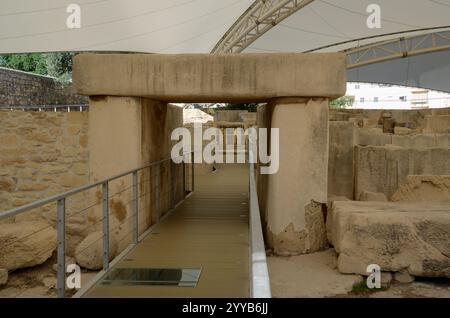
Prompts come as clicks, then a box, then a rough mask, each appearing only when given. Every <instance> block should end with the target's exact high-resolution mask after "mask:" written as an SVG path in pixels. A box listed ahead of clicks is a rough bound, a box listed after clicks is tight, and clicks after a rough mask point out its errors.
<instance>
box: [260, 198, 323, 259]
mask: <svg viewBox="0 0 450 318" xmlns="http://www.w3.org/2000/svg"><path fill="white" fill-rule="evenodd" d="M323 209H324V205H323V204H321V203H317V202H314V201H312V202H311V204H309V205H307V206H306V208H305V223H306V224H305V225H306V228H305V229H304V230H301V231H295V229H294V226H293V224H292V223H291V224H289V226H288V227H287V228H286V229H285V230H284V231H283V232H281V233H280V234H278V235H275V234H273V233H270V238H269V239H270V240H271V245H272V246H273V252H274V253H275V254H277V255H285V256H286V255H298V254H304V253H314V252H318V251H322V250H324V249H325V248H326V247H327V246H328V241H327V237H326V231H325V219H324V210H323Z"/></svg>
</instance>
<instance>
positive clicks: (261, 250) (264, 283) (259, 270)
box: [249, 152, 272, 298]
mask: <svg viewBox="0 0 450 318" xmlns="http://www.w3.org/2000/svg"><path fill="white" fill-rule="evenodd" d="M250 155H251V152H250ZM249 165H250V171H249V192H250V193H249V194H250V211H249V213H250V222H249V231H250V268H249V270H250V279H251V281H250V297H252V298H272V294H271V291H270V280H269V270H268V267H267V258H266V249H265V247H264V237H263V233H262V225H261V215H260V212H259V203H258V193H257V192H256V181H255V167H254V164H253V163H252V161H250V164H249Z"/></svg>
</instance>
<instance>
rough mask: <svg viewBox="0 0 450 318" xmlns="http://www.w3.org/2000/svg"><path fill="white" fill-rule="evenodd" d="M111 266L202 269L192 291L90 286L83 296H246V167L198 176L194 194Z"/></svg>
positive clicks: (226, 166)
mask: <svg viewBox="0 0 450 318" xmlns="http://www.w3.org/2000/svg"><path fill="white" fill-rule="evenodd" d="M114 268H202V272H201V275H200V279H199V281H198V284H197V286H196V287H178V286H148V285H146V286H143V285H139V286H123V285H122V286H116V285H103V284H101V281H100V282H98V283H97V284H96V285H94V286H93V287H92V288H91V289H90V290H88V291H87V293H86V294H85V295H84V297H249V233H248V167H247V165H246V164H223V165H220V166H219V167H218V170H217V171H216V172H215V173H209V174H208V175H196V177H195V192H194V193H193V194H192V195H191V196H189V197H188V198H187V199H186V200H185V201H184V202H182V203H181V204H180V205H179V206H177V208H176V209H175V210H174V211H173V212H172V214H171V215H169V216H168V217H167V218H165V219H164V220H162V221H161V222H160V223H159V224H158V225H156V226H155V227H154V230H153V231H152V232H151V233H150V234H149V235H148V236H147V237H146V238H145V239H143V240H142V241H141V242H140V243H139V244H138V245H137V246H136V247H135V248H133V249H132V250H131V252H130V253H129V254H128V255H127V256H125V257H124V258H123V259H122V260H121V261H120V262H119V263H118V264H117V265H116V266H115V267H113V269H114Z"/></svg>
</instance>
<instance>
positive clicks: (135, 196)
mask: <svg viewBox="0 0 450 318" xmlns="http://www.w3.org/2000/svg"><path fill="white" fill-rule="evenodd" d="M138 190H139V189H138V172H137V171H135V172H133V200H134V217H133V240H134V243H135V244H137V243H138V241H139V223H138V222H139V219H138V218H139V201H138Z"/></svg>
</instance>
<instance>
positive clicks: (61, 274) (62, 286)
mask: <svg viewBox="0 0 450 318" xmlns="http://www.w3.org/2000/svg"><path fill="white" fill-rule="evenodd" d="M187 154H191V163H192V172H191V178H192V181H191V183H192V184H191V191H194V152H193V151H190V152H185V153H183V155H181V156H183V157H184V156H186V155H187ZM169 160H171V158H166V159H162V160H158V161H155V162H151V163H148V164H145V165H143V166H141V167H139V168H135V169H131V170H128V171H125V172H122V173H119V174H117V175H114V176H112V177H109V178H106V179H103V180H101V181H97V182H94V183H90V184H87V185H84V186H80V187H78V188H74V189H72V190H69V191H66V192H63V193H60V194H57V195H54V196H51V197H48V198H45V199H42V200H38V201H35V202H32V203H29V204H26V205H23V206H21V207H17V208H14V209H11V210H8V211H5V212H1V213H0V220H2V219H4V218H7V217H12V216H16V215H18V214H21V213H24V212H27V211H29V210H31V209H34V208H38V207H41V206H43V205H46V204H49V203H52V202H56V203H57V222H56V228H57V242H58V245H57V267H58V270H57V290H58V297H60V298H61V297H65V290H66V266H65V245H66V244H65V243H66V240H65V238H66V233H65V231H66V198H67V197H69V196H72V195H75V194H77V193H80V192H83V191H86V190H89V189H92V188H94V187H97V186H99V185H101V186H102V210H103V218H102V220H103V270H104V271H106V270H108V268H109V267H110V260H109V190H108V186H109V182H110V181H113V180H116V179H118V178H121V177H124V176H126V175H130V174H131V175H132V176H133V178H132V183H133V185H132V188H133V200H132V201H133V202H134V204H133V234H134V235H133V244H137V243H138V242H139V226H138V224H139V223H138V214H139V207H138V202H139V200H138V198H139V195H138V191H139V189H138V182H139V178H138V172H139V171H141V170H143V169H146V168H149V167H152V166H155V165H158V164H161V163H163V162H166V161H169ZM183 163H184V162H183ZM183 177H185V174H184V173H183ZM183 181H184V182H185V180H183ZM157 182H158V183H159V180H158V181H157ZM172 204H174V202H172ZM157 212H158V213H160V211H157ZM158 220H159V215H158ZM113 261H114V260H113Z"/></svg>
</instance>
